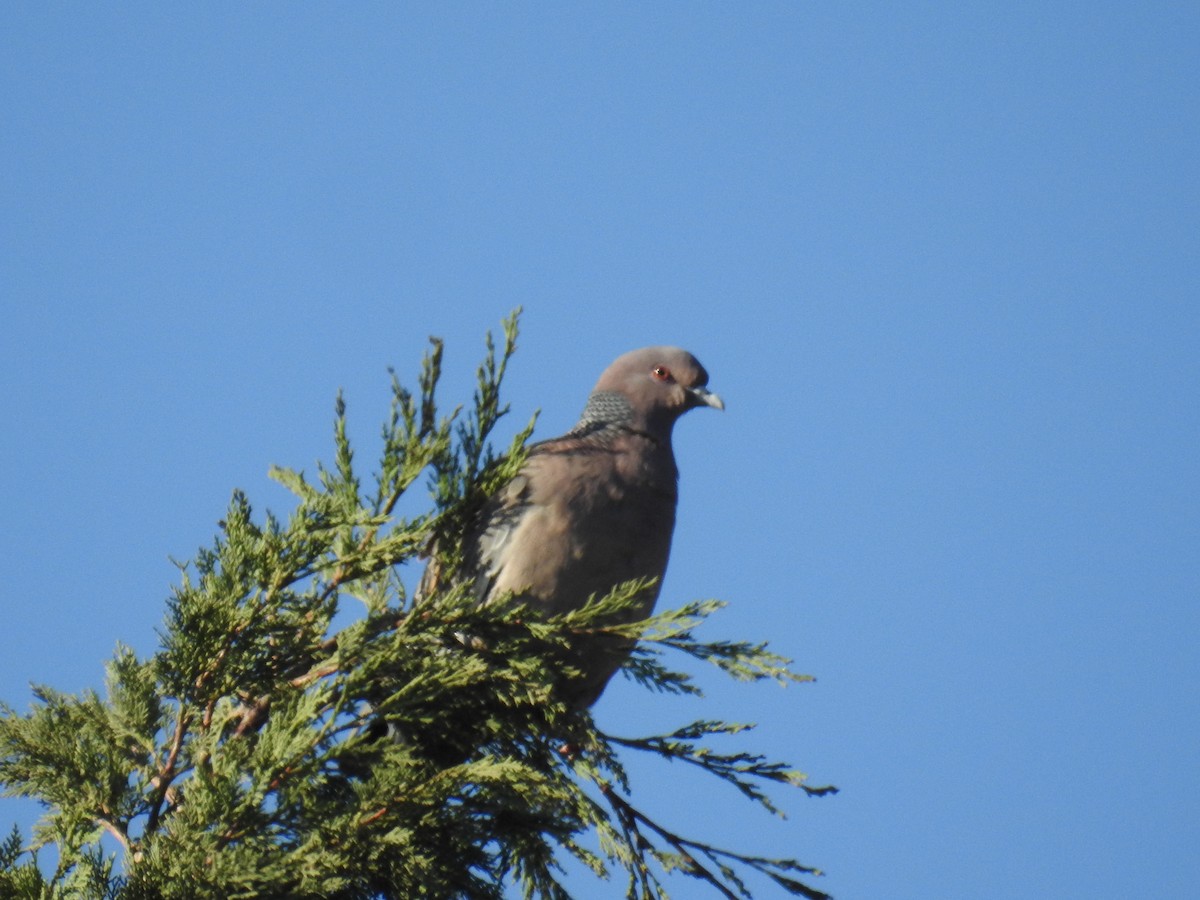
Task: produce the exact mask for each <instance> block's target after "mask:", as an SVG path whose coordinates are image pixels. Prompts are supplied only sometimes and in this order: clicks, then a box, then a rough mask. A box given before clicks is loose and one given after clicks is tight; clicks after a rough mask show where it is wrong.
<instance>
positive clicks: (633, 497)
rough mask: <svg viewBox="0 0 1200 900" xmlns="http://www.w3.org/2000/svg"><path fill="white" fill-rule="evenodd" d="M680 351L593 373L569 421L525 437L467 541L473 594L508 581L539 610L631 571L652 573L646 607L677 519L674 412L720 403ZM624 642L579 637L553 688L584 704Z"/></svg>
mask: <svg viewBox="0 0 1200 900" xmlns="http://www.w3.org/2000/svg"><path fill="white" fill-rule="evenodd" d="M707 384H708V373H707V372H706V371H705V370H704V367H703V366H702V365H700V363H699V361H698V360H697V359H696V358H695V357H694V356H692V355H691V354H690V353H688V352H686V351H684V350H680V349H678V348H675V347H647V348H644V349H641V350H634V351H632V352H630V353H626V354H625V355H624V356H621V357H619V358H618V359H617V360H616V361H615V362H613V364H612V365H610V366H609V367H608V368H607V369H606V370H605V371H604V373H603V374H602V375H601V376H600V380H599V381H598V382H597V384H596V387H595V389H594V390H593V392H592V394H591V396H590V398H589V399H588V402H587V405H586V407H584V411H583V415H582V416H581V417H580V419H579V422H578V423H577V424H576V425H575V427H574V428H572V429H571V430H570V431H569V432H567V433H566V434H564V435H563V436H562V437H559V438H554V439H552V440H548V441H542V442H540V443H538V444H535V445H534V446H533V447H532V448H531V449H530V452H529V457H528V459H527V460H526V462H525V464H524V466H523V467H522V469H521V471H520V472H519V473H518V474H517V475H516V477H514V478H513V479H512V481H510V482H509V483H508V485H507V486H505V487H504V488H503V489H502V490H501V491H500V492H499V494H497V496H496V497H494V498H493V499H492V501H491V503H490V504H489V506H487V507H486V508H485V510H484V512H483V515H482V518H481V525H480V527H479V529H478V530H477V532H476V534H475V536H474V537H473V538H472V539H471V540H469V541H468V543H467V547H466V560H465V562H466V571H467V572H468V573H469V577H471V578H473V579H474V589H475V593H476V596H477V597H478V599H479V600H480V602H485V603H486V602H487V601H488V600H489V599H491V598H493V597H497V596H500V595H502V594H504V593H506V592H508V591H512V592H513V593H514V594H516V595H517V596H518V597H519V598H520V599H521V600H523V601H525V602H527V603H529V604H531V605H532V606H534V607H536V608H540V609H542V610H545V611H546V612H547V613H550V614H553V613H563V612H567V611H570V610H572V609H576V608H578V607H580V606H582V605H583V604H584V603H585V602H586V601H587V599H588V597H589V596H590V595H593V594H594V595H596V596H597V597H600V596H603V595H604V594H606V593H608V591H610V590H611V589H612V588H613V587H615V586H616V585H618V584H621V583H622V582H625V581H630V580H632V579H635V578H654V579H656V582H655V584H654V585H653V586H652V587H651V588H648V589H647V590H646V591H644V592H643V594H642V596H641V597H640V598H639V599H638V602H637V603H636V604H635V607H634V608H633V609H631V610H630V611H629V616H630V621H633V620H636V619H641V618H644V617H645V616H647V615H649V614H650V612H651V610H652V609H653V607H654V603H655V600H656V599H657V597H658V590H659V584H661V581H662V576H663V573H664V572H665V571H666V567H667V558H668V556H669V553H670V548H671V533H672V531H673V530H674V527H675V503H676V497H677V482H678V474H679V473H678V470H677V468H676V465H675V455H674V453H673V452H672V449H671V431H672V427H673V426H674V424H675V421H676V420H677V419H678V418H679V417H680V416H681V415H682V414H683V413H685V412H687V411H688V410H689V409H694V408H695V407H697V406H711V407H714V408H716V409H724V408H725V407H724V403H723V402H722V401H721V399H720V398H719V397H718V396H717V395H716V394H713V393H710V392H709V391H708V390H707ZM630 649H631V643H630V642H628V641H620V640H612V639H608V640H597V639H596V638H594V637H593V638H589V639H587V640H586V642H584V641H583V640H582V639H581V641H580V642H579V643H578V644H577V645H576V646H575V647H574V648H573V653H572V658H571V660H570V662H571V665H572V666H573V667H575V668H578V669H579V670H580V671H581V673H582V678H580V679H578V680H575V681H573V682H571V683H569V684H565V685H564V686H563V692H564V699H566V700H567V702H568V703H570V704H571V705H572V706H574V707H575V708H578V709H583V708H585V707H588V706H590V705H591V704H592V703H594V702H595V701H596V700H597V698H599V696H600V694H601V692H602V691H603V690H604V687H605V685H606V684H607V683H608V680H609V678H611V677H612V675H613V673H614V672H615V671H616V670H617V669H618V668H619V667H620V665H621V663H622V661H623V660H624V658H625V656H626V655H627V654H628V652H629V650H630Z"/></svg>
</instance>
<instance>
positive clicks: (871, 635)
mask: <svg viewBox="0 0 1200 900" xmlns="http://www.w3.org/2000/svg"><path fill="white" fill-rule="evenodd" d="M400 6H401V5H399V4H376V5H371V4H354V5H345V4H338V5H329V4H286V5H285V4H276V3H256V4H199V5H197V4H191V5H180V4H136V3H127V4H120V6H119V8H117V7H114V6H113V5H111V4H108V5H103V6H96V5H80V4H75V5H71V6H64V5H61V4H38V3H7V4H5V5H4V7H3V10H2V11H0V116H2V121H0V210H2V213H0V303H2V317H0V398H2V402H3V427H2V428H0V462H2V464H3V469H4V473H5V475H4V478H3V494H2V502H0V531H2V533H3V534H4V540H3V541H2V542H0V572H2V573H3V578H2V580H0V613H2V620H0V621H2V623H3V624H2V627H0V698H2V699H4V700H5V701H7V702H9V703H11V704H14V705H16V706H18V707H19V708H24V707H25V706H26V704H27V702H28V700H29V688H28V685H29V683H30V682H31V681H36V682H45V683H49V684H51V685H54V686H56V687H58V688H61V689H65V690H71V691H77V690H81V689H83V688H86V687H90V686H96V687H99V686H100V685H101V684H102V664H103V662H104V661H105V660H106V659H107V658H109V656H110V654H111V652H112V650H113V647H114V645H115V644H116V642H117V641H118V640H121V641H125V642H127V643H129V644H132V645H133V646H134V647H135V648H136V649H137V650H138V651H139V652H141V653H143V654H149V653H151V652H153V651H154V649H155V647H156V640H157V638H156V633H155V629H156V627H157V625H158V624H159V622H160V621H161V618H162V614H163V611H164V600H165V598H166V596H167V594H168V590H169V587H170V585H171V584H172V583H173V582H174V579H175V577H176V572H175V570H174V568H173V567H172V565H171V563H170V561H169V557H172V556H173V557H176V558H188V557H190V556H191V555H192V554H193V552H194V550H195V549H196V547H198V546H200V545H202V544H205V543H207V542H208V541H209V539H210V538H211V536H212V534H213V532H214V530H215V527H216V521H217V519H219V518H220V517H221V515H222V513H223V511H224V509H225V505H226V503H227V501H228V498H229V494H230V492H231V490H232V489H233V488H235V487H240V488H243V489H245V490H246V491H247V492H248V493H249V495H250V497H251V499H252V500H253V501H255V502H256V504H257V507H258V508H259V509H260V510H261V509H262V508H264V507H268V506H269V507H271V508H273V509H276V510H279V511H284V510H285V509H286V507H287V498H286V495H284V494H283V492H282V491H281V490H280V489H278V488H276V487H275V486H274V485H273V484H272V483H270V482H269V481H268V480H267V477H266V471H267V467H268V466H269V465H270V464H272V463H279V464H282V465H289V466H294V467H297V468H308V469H310V470H311V469H312V467H313V464H314V463H315V461H316V460H317V459H318V458H328V456H329V452H330V446H331V440H330V432H331V428H330V423H331V419H332V408H333V399H334V395H335V392H336V391H337V389H338V388H339V387H342V388H344V389H345V390H346V394H347V399H348V402H349V405H350V414H351V416H352V421H353V423H354V429H355V431H354V434H355V435H357V436H358V438H359V441H360V444H361V445H362V449H361V455H360V459H362V460H363V461H364V462H365V461H367V460H368V459H369V458H370V456H371V454H372V453H373V452H374V449H375V447H374V445H373V444H372V440H373V438H374V436H375V435H376V433H377V426H378V423H379V422H380V421H382V419H383V417H384V415H385V413H386V403H387V397H388V376H387V371H386V370H387V367H388V366H395V367H396V368H397V369H398V371H399V372H400V373H401V374H402V375H404V376H405V377H406V378H410V379H411V376H412V375H413V374H414V373H415V372H416V370H417V364H418V360H419V356H420V354H421V352H422V349H423V346H424V343H425V340H426V336H427V335H430V334H437V335H441V336H443V337H445V338H446V340H447V342H448V353H447V366H448V369H449V374H448V377H447V381H446V385H445V388H446V394H445V397H446V400H447V402H451V401H454V402H457V401H460V400H466V399H468V398H469V393H470V386H471V383H472V379H473V375H472V372H473V367H474V365H475V364H476V362H477V360H478V358H479V356H480V354H481V350H482V336H483V333H484V331H485V330H487V329H488V328H494V327H495V326H496V325H497V323H498V322H499V320H500V318H501V317H502V316H503V315H504V314H505V313H507V312H508V311H509V310H510V309H512V308H513V307H515V306H517V305H519V304H520V305H523V306H524V307H525V309H526V314H525V316H524V320H523V337H522V341H521V349H520V352H519V353H518V356H517V358H516V360H515V362H514V371H513V373H512V377H511V379H510V382H509V385H508V387H509V390H508V397H509V399H510V400H511V402H512V404H513V406H514V409H515V411H516V416H515V417H514V418H520V419H521V420H522V421H523V420H524V418H525V417H527V415H528V414H529V413H531V412H532V411H533V410H534V409H538V408H540V409H541V410H542V418H541V426H540V429H539V434H540V435H541V436H543V437H548V436H552V435H553V434H555V433H558V432H560V431H562V430H565V429H566V428H567V427H568V426H569V425H570V424H571V423H572V422H573V421H574V418H575V417H576V415H577V414H578V412H579V410H580V409H581V407H582V405H583V401H584V399H585V396H586V394H587V391H588V390H589V388H590V387H591V385H592V383H593V382H594V380H595V378H596V376H597V375H598V373H599V372H600V370H601V369H603V367H604V366H605V365H606V364H607V363H608V362H609V361H610V360H611V359H612V358H613V357H615V356H616V355H618V354H619V353H620V352H623V351H625V350H627V349H630V348H633V347H636V346H641V345H645V344H651V343H673V344H679V345H682V346H685V347H687V348H688V349H690V350H692V351H693V352H694V353H696V355H697V356H698V357H699V358H700V359H701V360H702V361H703V362H704V364H705V365H706V367H707V368H708V369H709V371H710V373H711V375H712V387H713V388H714V389H715V390H717V391H718V392H720V393H721V394H722V395H723V396H724V397H725V399H726V401H727V404H728V409H727V411H726V412H725V413H724V414H718V413H714V412H710V411H707V410H705V411H698V412H695V413H692V414H690V415H689V416H688V417H687V418H685V419H684V420H683V421H682V422H681V423H680V425H679V427H678V429H677V433H676V450H677V455H678V457H679V462H680V468H681V470H682V484H681V491H682V501H681V507H680V521H679V526H678V529H677V532H676V542H675V554H674V556H673V559H672V563H671V568H670V571H669V572H668V576H667V580H666V584H665V591H664V601H665V602H666V603H670V604H679V603H682V602H684V601H687V600H691V599H695V598H700V597H708V596H717V597H720V598H723V599H725V600H727V601H729V603H730V607H729V609H728V610H727V611H726V612H725V613H723V614H722V615H721V616H719V617H718V618H717V619H716V620H715V621H714V622H713V623H712V627H711V629H710V631H709V633H710V634H711V635H712V636H714V637H717V636H724V637H744V638H769V639H770V640H771V641H772V642H773V645H774V646H775V647H776V648H777V649H778V650H780V651H781V652H784V653H786V654H787V655H789V656H792V657H795V658H796V660H797V666H798V668H799V669H800V670H801V671H805V672H809V673H811V674H813V675H815V676H817V678H818V681H817V683H816V684H814V685H801V686H794V687H790V688H788V689H786V690H783V689H778V688H774V687H771V686H760V687H755V688H750V689H747V688H742V687H738V686H727V685H725V684H723V683H721V682H720V681H711V680H708V679H706V684H711V686H712V689H711V690H710V692H709V695H708V697H707V698H706V699H705V700H704V701H702V702H696V701H691V702H683V701H678V702H671V701H667V700H663V699H661V698H656V697H654V696H652V695H648V694H644V693H642V692H639V691H638V690H637V689H636V688H635V687H634V686H633V685H632V684H630V683H628V682H622V683H618V684H616V685H614V686H613V687H612V688H611V689H610V690H609V692H608V693H607V694H606V695H605V697H604V698H603V700H602V701H601V702H600V703H599V705H598V706H597V707H596V716H597V719H598V721H599V722H600V724H601V726H602V727H604V728H606V729H607V730H609V731H612V732H615V733H624V734H631V733H635V732H639V731H641V732H645V731H648V730H651V729H659V728H664V727H668V726H670V725H674V724H683V723H685V722H688V721H691V720H692V719H693V718H700V717H727V718H734V719H749V720H751V721H758V722H760V723H761V730H760V732H759V733H758V734H757V736H756V737H753V738H751V739H750V741H749V742H748V743H749V745H750V746H753V747H756V748H761V749H763V750H765V751H767V752H769V753H771V754H774V755H779V756H783V757H785V758H787V759H789V760H791V761H793V762H794V763H796V764H797V765H798V766H799V767H800V768H802V769H804V770H805V771H807V772H809V773H810V775H811V776H812V779H813V781H814V782H816V783H818V784H823V783H829V782H832V783H835V784H837V785H838V786H840V787H841V788H842V792H841V793H840V794H839V795H838V796H836V797H829V798H824V799H820V800H812V799H804V798H803V797H801V796H794V797H792V796H784V797H783V800H784V803H785V806H786V808H787V810H788V812H789V813H790V817H789V819H788V820H787V821H777V820H773V819H770V818H769V817H767V816H766V815H765V814H762V813H759V812H757V811H756V810H755V809H753V808H751V807H750V806H749V805H748V804H747V803H745V802H744V801H742V800H741V798H740V797H738V796H735V795H733V794H732V793H731V792H729V791H726V790H724V789H723V788H721V787H719V786H718V785H715V784H713V785H708V784H706V783H694V782H692V781H690V780H687V781H684V780H681V778H682V776H681V774H680V773H679V772H677V771H674V770H671V769H657V768H654V769H646V770H642V769H640V768H639V770H638V772H637V778H638V783H637V784H636V785H635V787H637V788H639V789H640V790H641V791H642V792H643V793H644V796H645V797H646V802H647V803H648V805H650V806H651V807H653V808H655V809H659V810H665V811H668V814H669V817H671V818H672V819H673V820H674V821H681V822H688V823H692V824H693V825H694V826H695V830H696V831H697V832H698V833H701V834H703V835H707V836H710V837H724V838H725V839H727V840H728V842H729V843H732V844H736V845H738V846H739V847H741V848H743V849H749V850H761V851H762V852H764V853H771V854H785V855H795V856H797V857H799V858H800V859H802V860H803V861H806V862H808V863H810V864H813V865H818V866H821V867H822V868H824V869H825V870H826V871H827V873H828V874H827V876H826V877H825V878H824V879H823V880H822V881H821V883H820V884H821V887H823V888H824V889H826V890H829V891H831V892H832V893H834V894H835V895H836V896H837V897H838V898H839V900H850V898H929V897H939V898H940V897H947V898H950V897H955V898H957V897H979V898H1009V897H1053V898H1076V897H1077V898H1084V897H1086V898H1110V897H1111V898H1124V897H1130V896H1142V897H1183V896H1188V895H1190V894H1191V893H1192V892H1194V891H1195V889H1196V885H1197V884H1200V854H1198V853H1197V846H1198V843H1197V841H1198V838H1200V824H1198V821H1197V819H1198V814H1197V809H1198V808H1200V774H1198V773H1200V715H1198V713H1200V709H1198V702H1197V696H1198V689H1200V613H1198V601H1200V462H1198V460H1200V452H1198V438H1200V403H1198V394H1200V354H1198V350H1200V275H1198V270H1200V264H1198V257H1200V153H1198V150H1200V127H1198V126H1200V91H1198V90H1197V88H1198V87H1200V6H1198V5H1197V4H1195V3H1194V2H1183V3H1158V2H1146V3H1139V4H1128V3H1106V2H1095V0H1092V2H1086V3H1085V2H1072V3H1046V2H1037V3H1030V2H1017V3H993V4H980V3H962V2H942V3H914V4H909V3H902V4H896V3H875V4H815V3H801V2H787V3H737V4H734V3H720V4H718V3H681V2H663V3H655V4H633V3H612V4H588V5H583V4H549V3H546V4H536V5H531V4H525V3H518V4H502V5H500V4H487V3H478V4H466V5H463V4H419V5H412V6H409V7H407V8H403V9H402V8H400ZM34 813H35V810H34V809H33V808H32V807H31V806H30V805H29V804H26V803H19V802H16V801H12V800H4V801H0V830H7V827H8V824H9V823H11V822H12V821H14V820H15V821H19V822H21V823H22V824H23V825H27V824H28V823H29V822H30V821H31V819H32V817H33V815H34ZM612 895H613V893H612V891H610V890H603V889H600V888H598V887H597V886H595V885H590V887H589V886H585V885H581V889H580V896H581V897H606V896H612ZM679 896H681V897H684V898H686V897H691V896H697V893H696V889H695V888H694V887H691V885H690V883H685V884H682V885H680V890H679ZM763 896H772V894H771V893H770V891H769V889H767V890H764V891H763Z"/></svg>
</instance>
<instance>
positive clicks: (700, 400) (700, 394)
mask: <svg viewBox="0 0 1200 900" xmlns="http://www.w3.org/2000/svg"><path fill="white" fill-rule="evenodd" d="M688 393H690V394H691V395H692V396H693V397H694V398H695V399H696V403H697V404H699V405H700V406H711V407H712V408H713V409H724V408H725V401H724V400H722V399H721V398H720V397H718V396H717V395H716V394H714V393H713V392H712V391H710V390H709V389H708V388H702V387H690V388H688Z"/></svg>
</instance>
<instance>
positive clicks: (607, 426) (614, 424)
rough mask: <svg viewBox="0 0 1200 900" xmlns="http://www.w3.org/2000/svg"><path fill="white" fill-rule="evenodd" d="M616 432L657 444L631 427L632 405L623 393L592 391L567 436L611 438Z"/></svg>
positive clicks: (650, 436) (644, 433)
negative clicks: (581, 413) (634, 435)
mask: <svg viewBox="0 0 1200 900" xmlns="http://www.w3.org/2000/svg"><path fill="white" fill-rule="evenodd" d="M618 432H625V433H626V434H636V435H639V436H641V437H644V438H645V439H646V440H648V441H650V442H651V443H653V444H654V445H655V446H657V445H658V440H657V439H656V438H655V437H654V436H653V435H651V434H648V433H646V432H645V431H642V430H640V429H638V428H634V427H633V406H632V405H630V403H629V401H628V400H627V399H626V398H625V396H624V395H623V394H618V393H617V392H616V391H594V392H593V393H592V395H591V396H590V397H588V402H587V406H585V407H584V408H583V415H581V416H580V417H579V421H578V422H576V423H575V427H574V428H572V429H571V430H570V431H569V432H567V436H568V437H591V436H597V437H600V438H612V437H615V436H616V434H617V433H618Z"/></svg>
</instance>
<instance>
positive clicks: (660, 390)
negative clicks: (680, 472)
mask: <svg viewBox="0 0 1200 900" xmlns="http://www.w3.org/2000/svg"><path fill="white" fill-rule="evenodd" d="M597 394H616V395H619V396H620V397H622V398H623V399H624V400H625V401H627V402H628V404H629V415H630V419H631V421H630V422H629V423H628V424H629V425H630V426H631V427H634V428H638V429H639V430H644V431H646V432H648V433H650V434H654V435H657V436H664V437H669V436H670V433H671V426H672V425H674V423H675V420H676V419H678V418H679V417H680V416H681V415H683V414H684V413H685V412H687V411H688V410H689V409H694V408H696V407H697V406H711V407H712V408H714V409H724V408H725V403H724V401H723V400H721V398H720V397H718V396H717V395H716V394H714V393H713V392H712V391H710V390H709V389H708V372H706V371H705V369H704V366H702V365H700V361H699V360H698V359H696V357H694V356H692V354H690V353H688V352H687V351H686V350H681V349H679V348H678V347H643V348H642V349H640V350H631V351H630V352H629V353H626V354H624V355H623V356H619V357H617V359H616V360H615V361H614V362H613V363H612V365H610V366H609V367H608V368H607V369H605V370H604V374H602V375H601V376H600V380H599V381H598V382H596V387H595V389H594V391H593V396H596V395H597Z"/></svg>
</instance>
